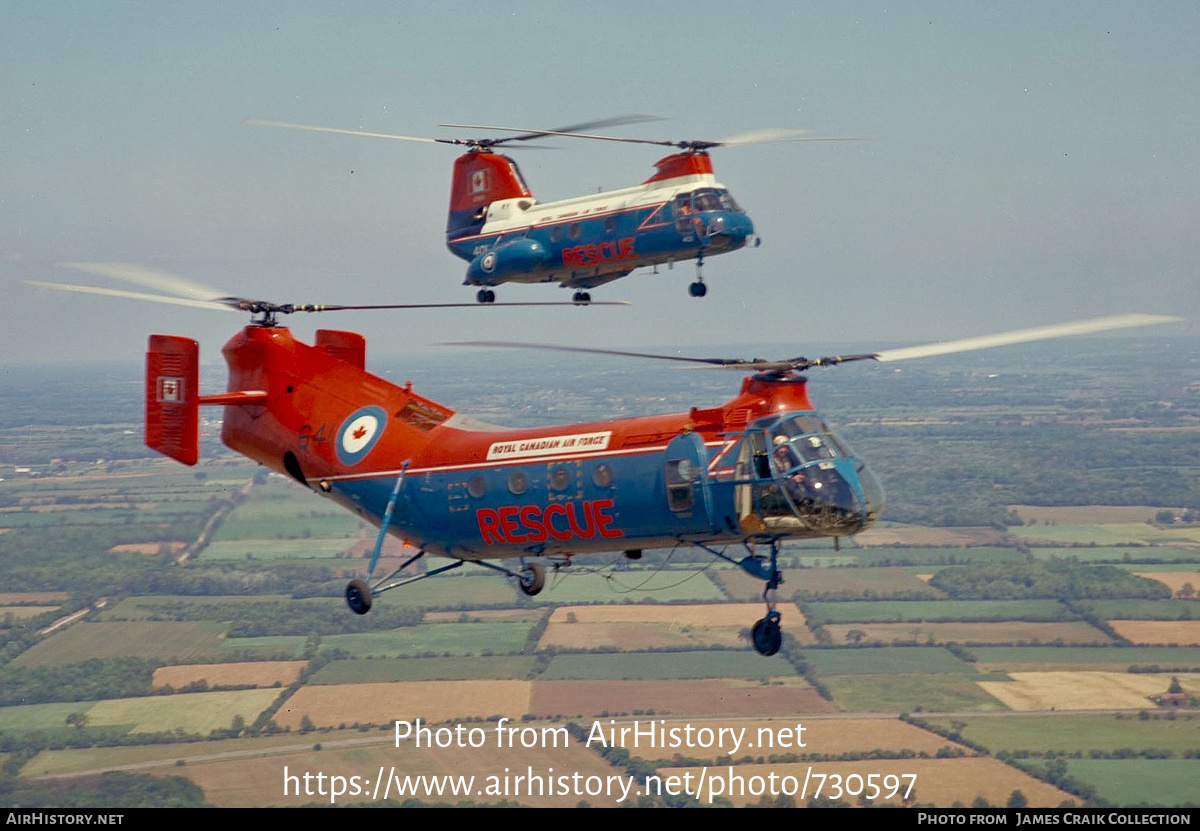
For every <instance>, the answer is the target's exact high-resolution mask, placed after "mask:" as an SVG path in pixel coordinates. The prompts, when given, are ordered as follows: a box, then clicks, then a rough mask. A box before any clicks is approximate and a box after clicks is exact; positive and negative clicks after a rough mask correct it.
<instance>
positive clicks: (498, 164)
mask: <svg viewBox="0 0 1200 831" xmlns="http://www.w3.org/2000/svg"><path fill="white" fill-rule="evenodd" d="M518 196H525V197H528V198H531V199H532V198H533V194H532V193H530V192H529V188H527V187H526V186H525V180H524V179H522V178H521V171H520V170H519V169H518V168H517V163H516V162H514V161H513V160H512V159H510V158H509V157H508V156H503V155H501V154H499V153H491V152H478V151H476V152H471V153H464V154H463V155H461V156H459V157H458V158H457V159H455V160H454V179H453V180H452V181H451V183H450V215H449V217H447V219H446V236H447V238H449V239H454V238H455V237H460V236H463V235H464V234H473V233H476V232H478V231H479V229H480V228H482V227H483V221H484V217H483V208H484V207H485V206H487V205H488V204H490V203H492V202H495V201H496V200H498V199H514V198H516V197H518Z"/></svg>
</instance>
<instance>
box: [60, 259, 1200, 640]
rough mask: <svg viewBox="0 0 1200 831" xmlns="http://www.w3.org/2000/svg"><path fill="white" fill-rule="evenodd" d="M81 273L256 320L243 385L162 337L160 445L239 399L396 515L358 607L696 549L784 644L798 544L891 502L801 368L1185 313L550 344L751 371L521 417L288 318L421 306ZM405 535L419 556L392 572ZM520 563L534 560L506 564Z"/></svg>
mask: <svg viewBox="0 0 1200 831" xmlns="http://www.w3.org/2000/svg"><path fill="white" fill-rule="evenodd" d="M82 267H83V268H85V269H86V270H90V271H95V272H98V273H101V274H105V275H107V276H111V277H118V278H121V279H127V280H131V281H133V282H137V283H140V284H142V285H152V286H154V287H155V288H157V289H158V290H160V291H164V292H167V293H168V295H170V296H165V295H161V294H148V293H143V292H127V291H121V290H112V289H104V288H99V287H91V286H72V285H64V284H54V283H38V284H37V285H42V286H46V287H50V288H57V289H66V290H70V291H86V292H93V293H101V294H115V295H117V296H122V297H129V298H134V299H143V300H156V301H160V302H167V303H182V304H185V305H191V306H200V307H203V308H213V309H221V310H226V309H230V308H232V309H235V310H239V311H248V312H250V313H252V314H253V315H255V316H256V317H255V319H254V320H253V321H252V322H251V323H250V325H248V326H246V327H245V328H243V329H242V330H241V331H239V332H238V333H237V334H235V335H234V336H233V337H232V338H231V339H230V340H229V342H228V343H226V345H225V348H224V350H223V352H224V355H225V359H226V362H227V364H228V367H229V381H228V386H227V390H226V392H224V393H220V394H213V395H200V394H199V390H198V382H199V345H198V343H197V342H196V341H195V340H192V339H190V338H183V337H178V336H172V335H152V336H151V337H150V341H149V350H148V352H147V359H146V384H145V401H146V444H147V445H148V446H149V447H151V448H153V449H155V450H157V451H158V452H160V453H163V454H165V455H167V456H170V457H171V458H174V459H177V460H178V461H181V462H183V463H184V464H189V465H190V464H194V463H195V462H196V460H197V457H198V453H199V447H198V444H199V442H198V433H199V431H198V425H199V407H200V406H202V405H205V406H223V407H224V408H225V411H224V419H223V423H222V429H221V439H222V441H223V442H224V443H225V444H226V445H227V446H228V447H230V448H231V449H233V450H235V451H236V452H238V453H241V454H243V455H245V456H247V457H248V458H250V459H253V460H255V461H257V462H259V463H260V464H262V465H265V466H266V467H269V468H271V469H273V470H276V471H278V472H280V473H284V474H286V475H288V476H290V477H291V478H292V479H294V480H296V481H297V482H298V483H300V484H301V485H303V486H304V487H306V488H309V489H310V490H312V491H314V492H315V493H317V494H319V495H322V496H325V497H328V498H330V499H333V500H335V501H336V502H338V503H339V504H341V505H343V506H344V507H346V508H348V509H350V510H351V511H353V512H355V513H357V514H358V515H359V516H361V517H363V518H364V519H366V520H368V521H370V522H372V523H374V524H376V525H378V526H379V527H380V533H379V536H378V539H377V541H376V544H375V548H374V551H373V553H372V555H371V559H370V563H369V565H368V568H367V580H362V579H356V580H352V581H351V582H350V584H349V585H348V586H347V588H346V601H347V603H348V605H349V606H350V608H351V609H352V610H353V611H354V612H356V613H358V614H365V613H366V612H367V611H369V609H370V608H371V605H372V602H373V598H374V596H375V595H379V594H382V593H384V592H387V591H390V590H392V589H395V588H399V587H400V586H404V585H407V584H409V583H413V582H416V581H418V580H422V579H425V578H427V577H431V576H433V575H435V574H439V573H441V572H444V571H448V570H450V569H453V568H457V567H459V566H462V565H463V564H464V563H467V562H473V563H477V564H479V565H482V566H486V567H488V568H491V569H494V570H496V571H499V572H501V573H503V574H506V575H508V576H510V577H513V578H516V580H517V581H518V584H519V585H520V587H521V589H522V591H524V592H525V593H526V594H529V595H535V594H537V593H538V592H540V591H541V589H542V587H543V585H544V583H545V565H544V564H545V563H547V562H549V563H553V564H555V565H556V566H557V565H566V564H569V563H570V559H571V557H572V556H574V555H575V554H582V553H592V552H601V551H614V550H617V551H624V552H625V554H626V555H627V556H629V557H630V558H634V559H636V558H637V557H639V556H640V555H641V552H642V550H643V549H646V548H669V547H674V546H678V545H689V546H694V547H697V548H700V549H703V550H704V551H707V552H709V553H710V554H711V555H713V556H714V557H718V558H720V559H723V560H726V561H728V562H730V563H733V564H736V565H738V566H739V567H741V568H742V569H744V570H745V571H746V572H747V573H749V574H751V575H753V576H754V577H757V578H759V579H761V580H763V582H764V592H763V598H764V601H765V603H766V605H767V613H766V615H765V616H764V617H763V618H761V619H760V620H758V621H757V622H756V623H755V624H754V626H753V629H752V641H753V643H754V647H755V649H756V650H757V651H758V652H760V653H761V654H763V655H772V654H774V653H775V652H776V651H778V649H779V647H780V644H781V637H782V636H781V631H780V626H779V621H780V613H779V612H778V610H777V609H776V607H775V589H777V588H778V587H779V585H780V584H781V583H782V582H783V578H782V575H781V573H780V571H779V568H778V553H779V546H780V543H781V541H783V540H787V539H796V538H801V539H803V538H817V537H833V538H835V540H836V539H837V538H840V537H842V536H847V535H853V534H855V533H857V532H859V531H861V530H864V529H865V528H868V527H870V526H871V525H872V524H873V523H874V522H875V521H876V520H877V519H878V517H879V516H880V513H881V511H882V509H883V491H882V489H881V488H880V486H879V484H878V482H877V481H876V479H875V477H874V476H873V475H872V474H871V472H870V471H869V470H868V468H867V465H866V463H865V462H864V461H863V460H862V459H861V458H860V457H858V456H856V455H855V454H854V453H853V451H851V450H850V449H849V448H848V447H847V446H846V444H845V443H844V442H843V441H842V440H841V439H840V438H839V437H838V436H837V435H836V434H835V433H833V432H832V431H831V430H830V429H829V428H828V426H827V425H826V424H825V423H824V422H823V421H822V420H821V418H820V416H819V415H818V414H817V413H816V411H815V410H814V408H813V406H812V404H811V403H810V401H809V399H808V395H807V381H806V378H805V376H803V375H802V374H800V373H801V372H803V371H805V370H807V369H810V368H813V367H826V366H832V365H835V364H841V363H847V362H853V361H862V360H875V361H897V360H907V359H912V358H920V357H926V356H931V355H941V354H948V353H952V352H961V351H966V350H973V349H983V348H989V347H995V346H1002V345H1006V344H1013V343H1022V342H1028V341H1035V340H1042V339H1048V338H1058V337H1065V336H1067V335H1078V334H1087V333H1093V332H1100V331H1108V330H1113V329H1122V328H1128V327H1133V326H1143V325H1149V324H1156V323H1165V322H1169V321H1173V320H1177V319H1178V318H1173V317H1165V316H1157V315H1142V314H1126V315H1117V316H1112V317H1105V318H1096V319H1091V320H1086V321H1077V322H1074V323H1067V324H1061V325H1055V326H1044V327H1038V328H1033V329H1023V330H1018V331H1013V332H1006V333H1002V334H999V335H992V336H987V337H981V338H969V339H966V340H957V341H951V342H946V343H935V344H930V345H927V346H919V347H908V348H900V349H891V350H885V351H882V352H874V353H861V354H853V355H841V356H831V357H822V358H816V359H807V358H802V357H800V358H792V359H789V360H783V361H764V360H758V359H755V360H748V361H742V360H731V359H721V358H707V359H703V358H699V359H698V358H680V357H672V356H662V355H647V354H644V353H635V352H623V351H613V350H598V349H586V348H582V347H539V348H560V349H561V348H565V349H568V350H571V351H578V352H598V353H607V354H618V355H633V356H637V357H648V358H657V359H664V358H665V359H667V360H676V361H687V362H698V363H702V364H708V365H713V366H718V367H723V368H728V369H736V370H745V371H750V372H752V373H753V374H752V375H749V376H748V377H746V378H745V379H744V380H743V382H742V385H741V390H740V391H739V393H738V394H737V395H736V396H735V397H733V398H732V399H730V400H729V401H727V402H726V403H724V404H721V405H718V406H715V407H693V408H691V409H690V410H689V411H688V412H683V413H673V414H666V415H657V416H645V417H639V418H625V419H617V420H602V421H595V422H587V423H581V424H569V425H556V426H547V427H538V428H529V429H511V428H502V427H496V426H493V425H488V424H485V423H483V422H480V421H478V420H476V419H473V418H471V417H469V416H464V415H461V414H458V413H456V412H455V411H454V410H453V409H452V408H450V407H447V406H445V405H443V404H440V403H437V402H435V401H432V400H430V399H428V398H424V397H423V396H421V395H419V394H418V393H417V392H415V391H414V390H413V388H412V385H411V383H409V384H407V385H405V386H403V387H400V386H397V385H395V384H392V383H389V382H387V381H385V380H384V379H382V378H380V377H378V376H375V375H372V374H371V373H369V372H367V371H366V368H365V365H366V339H365V338H364V337H363V336H362V335H359V334H356V333H353V332H345V331H337V330H318V331H317V332H316V336H315V342H314V343H313V344H311V345H309V344H305V343H302V342H300V341H299V340H297V339H296V338H294V337H293V336H292V334H291V333H290V332H289V331H288V329H286V328H285V327H282V326H280V325H279V324H278V317H279V315H282V314H290V313H294V312H302V311H303V312H316V311H334V310H342V309H366V308H376V309H379V308H406V307H405V306H399V305H392V306H319V305H299V304H274V303H269V302H265V301H258V300H251V299H247V298H241V297H235V296H229V295H225V294H223V293H221V292H217V291H215V290H211V289H205V288H204V287H202V286H198V285H196V284H193V283H189V282H187V281H183V280H180V279H179V278H174V277H171V276H169V275H160V274H158V273H156V272H153V271H150V270H148V269H140V268H130V267H124V266H115V265H100V266H94V265H82ZM407 308H412V307H411V306H409V307H407ZM464 345H477V346H491V347H495V346H527V344H513V343H496V342H476V343H473V344H471V343H468V344H464ZM388 533H391V534H393V535H395V536H397V537H399V538H401V539H403V540H405V541H406V542H408V543H410V544H411V545H413V546H414V547H416V548H417V552H418V553H417V554H415V555H414V556H412V557H411V558H409V559H408V560H407V561H406V562H405V563H403V564H402V565H401V566H400V567H399V568H398V569H396V570H395V571H394V572H392V573H391V574H390V575H387V576H385V577H383V578H381V579H375V578H374V576H373V575H374V571H375V568H376V565H377V563H378V560H379V554H380V550H381V548H382V544H383V540H384V538H385V536H386V534H388ZM729 549H732V550H733V551H734V552H735V553H734V554H732V555H731V554H729V553H727V552H728V550H729ZM426 554H434V555H439V556H443V557H447V558H450V559H451V561H452V562H451V563H449V564H448V565H444V566H441V567H439V568H435V569H432V570H429V571H426V572H425V573H423V574H421V575H418V576H416V577H410V578H407V579H404V578H402V577H400V576H399V575H400V574H401V572H402V571H403V570H404V569H405V568H407V567H408V566H409V565H411V564H412V563H414V562H415V561H417V560H419V559H421V558H422V557H424V556H425V555H426ZM513 558H515V559H517V560H518V561H519V564H520V565H519V566H518V568H517V569H513V568H510V567H508V566H506V565H503V564H502V563H503V561H504V560H506V559H513ZM491 560H499V561H501V562H499V563H496V562H491Z"/></svg>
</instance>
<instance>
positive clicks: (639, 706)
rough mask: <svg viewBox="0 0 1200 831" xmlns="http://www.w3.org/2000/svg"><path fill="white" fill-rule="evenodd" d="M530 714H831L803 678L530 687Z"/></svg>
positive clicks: (541, 682) (601, 682)
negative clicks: (531, 689) (531, 688)
mask: <svg viewBox="0 0 1200 831" xmlns="http://www.w3.org/2000/svg"><path fill="white" fill-rule="evenodd" d="M529 708H530V710H531V711H532V712H533V713H534V714H535V715H538V716H543V717H547V718H550V717H554V718H558V717H567V718H571V717H576V716H578V717H580V718H584V717H586V718H597V717H598V718H607V717H621V716H631V715H632V716H637V715H639V714H644V715H650V716H659V717H662V716H671V717H678V716H700V715H712V716H749V717H752V718H761V717H762V716H763V714H767V715H777V716H780V717H783V716H784V715H787V716H793V715H794V714H796V713H809V714H815V713H832V712H835V710H836V708H835V707H834V705H833V704H831V703H830V702H828V701H826V700H825V699H824V698H822V697H821V696H820V695H818V693H817V691H816V690H814V689H813V688H812V687H811V686H809V684H808V682H806V681H805V680H804V679H803V678H797V677H796V676H792V677H790V678H788V677H777V678H770V679H758V680H751V679H743V678H688V679H675V680H632V681H621V680H615V681H608V680H596V679H590V680H579V681H544V680H538V681H534V682H533V695H532V698H531V699H530V703H529Z"/></svg>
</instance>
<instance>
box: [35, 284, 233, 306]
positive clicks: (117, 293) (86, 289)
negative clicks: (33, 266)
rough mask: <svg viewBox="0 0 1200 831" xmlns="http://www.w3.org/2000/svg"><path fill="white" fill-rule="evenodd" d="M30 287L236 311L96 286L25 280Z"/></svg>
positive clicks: (208, 302)
mask: <svg viewBox="0 0 1200 831" xmlns="http://www.w3.org/2000/svg"><path fill="white" fill-rule="evenodd" d="M25 282H27V283H28V284H29V285H31V286H39V287H41V288H44V289H54V290H56V291H74V292H82V293H83V294H103V295H106V296H108V297H124V298H127V299H129V300H147V301H150V302H151V303H166V304H168V305H172V306H191V307H192V308H194V309H215V310H216V311H219V312H233V311H237V309H235V308H234V307H233V306H228V305H225V304H223V303H221V302H219V301H216V300H192V299H189V298H186V297H167V296H165V295H161V294H146V293H145V292H140V291H125V290H124V289H105V288H100V287H98V286H74V285H71V284H69V283H44V282H41V281H39V280H26V281H25Z"/></svg>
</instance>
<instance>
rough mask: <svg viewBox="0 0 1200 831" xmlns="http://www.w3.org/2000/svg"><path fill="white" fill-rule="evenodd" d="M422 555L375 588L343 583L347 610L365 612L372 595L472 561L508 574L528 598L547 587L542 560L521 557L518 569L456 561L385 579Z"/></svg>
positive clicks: (357, 582) (362, 583)
mask: <svg viewBox="0 0 1200 831" xmlns="http://www.w3.org/2000/svg"><path fill="white" fill-rule="evenodd" d="M424 556H425V552H424V551H419V552H417V553H416V554H414V555H413V556H411V557H409V558H408V559H407V560H405V561H404V564H403V565H402V566H400V567H399V568H398V569H396V570H395V571H393V572H392V573H391V574H389V575H388V576H387V577H385V578H383V579H382V580H380V581H379V582H377V583H376V584H375V586H374V588H372V587H371V586H370V585H369V584H368V583H367V582H366V581H365V580H359V579H354V580H351V581H350V582H349V583H347V584H346V605H347V606H349V607H350V611H352V612H354V614H356V615H365V614H366V613H367V612H369V611H371V603H372V601H373V600H374V597H375V595H379V594H383V593H384V592H386V591H391V590H392V589H398V588H400V587H401V586H407V585H408V584H410V583H415V582H417V581H418V580H425V579H426V578H429V577H433V576H434V575H435V574H441V573H442V572H444V571H449V570H450V569H453V568H458V567H459V566H461V565H462V564H463V563H466V562H472V563H475V565H479V566H484V567H486V568H490V569H492V570H493V571H498V572H500V573H501V574H503V575H505V576H507V577H512V578H514V579H515V580H516V581H517V587H518V588H520V589H521V591H522V592H523V593H524V594H525V595H526V596H527V597H534V596H535V595H538V594H540V593H541V591H542V589H543V588H545V587H546V567H545V566H544V565H542V564H541V563H526V562H524V560H522V562H521V570H520V571H513V570H512V569H509V568H505V567H504V566H500V565H496V564H495V563H489V562H488V561H486V560H455V561H454V562H453V563H450V564H449V565H445V566H442V567H441V568H436V569H434V570H433V571H427V572H425V573H424V574H420V575H418V576H416V577H410V578H408V579H407V580H400V581H399V582H395V583H391V582H388V581H390V580H392V578H394V577H396V575H398V574H399V573H400V572H402V571H404V569H406V568H408V567H409V566H410V565H412V564H413V563H415V562H416V561H417V560H419V559H421V558H422V557H424Z"/></svg>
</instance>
